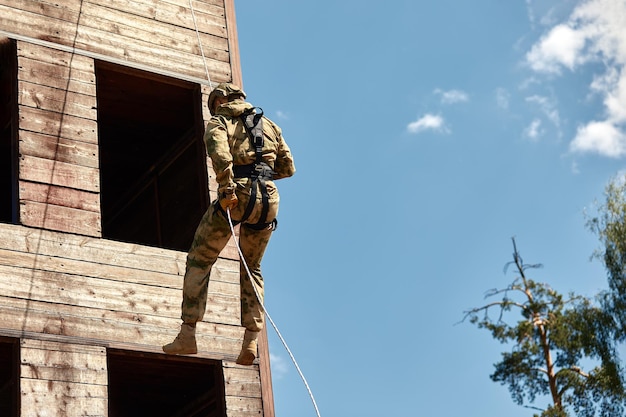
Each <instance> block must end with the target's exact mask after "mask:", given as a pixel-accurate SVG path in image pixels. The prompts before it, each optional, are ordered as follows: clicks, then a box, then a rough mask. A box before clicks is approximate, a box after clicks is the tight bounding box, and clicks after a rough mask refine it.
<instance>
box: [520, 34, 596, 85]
mask: <svg viewBox="0 0 626 417" xmlns="http://www.w3.org/2000/svg"><path fill="white" fill-rule="evenodd" d="M584 46H585V35H584V33H581V32H580V31H577V30H574V29H572V28H570V27H569V26H567V25H564V24H561V25H557V26H555V27H554V28H553V29H552V30H551V31H550V33H548V34H547V35H546V36H544V37H543V38H542V39H541V40H540V41H539V43H538V44H535V45H534V46H533V47H532V49H531V50H530V52H528V54H527V55H526V59H527V61H528V63H529V64H530V67H531V68H532V69H533V70H535V71H537V72H547V73H560V70H561V66H562V65H563V66H565V67H567V68H569V69H570V70H573V69H574V67H575V66H576V65H577V64H581V63H583V62H584V61H585V58H584V56H583V55H582V52H583V48H584Z"/></svg>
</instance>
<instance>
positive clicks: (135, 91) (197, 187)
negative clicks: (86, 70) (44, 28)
mask: <svg viewBox="0 0 626 417" xmlns="http://www.w3.org/2000/svg"><path fill="white" fill-rule="evenodd" d="M96 80H97V96H98V140H99V143H100V145H99V146H100V177H101V206H102V234H103V237H105V238H108V239H114V240H121V241H125V242H132V243H139V244H143V245H149V246H158V247H163V248H168V249H177V250H182V251H187V250H188V249H189V247H190V245H191V241H192V239H193V235H194V232H195V230H196V227H197V225H198V223H199V221H200V219H201V218H202V215H203V214H204V212H205V210H206V208H207V207H208V201H209V197H208V185H207V167H206V156H205V155H206V151H205V148H204V143H203V141H202V134H203V132H204V127H203V121H202V106H201V97H202V95H201V92H200V86H199V85H198V84H194V83H190V82H186V81H182V80H177V79H173V78H169V77H164V76H160V75H156V74H152V73H147V72H143V71H139V70H134V69H130V68H125V67H121V66H118V65H113V64H109V63H104V62H98V63H97V64H96Z"/></svg>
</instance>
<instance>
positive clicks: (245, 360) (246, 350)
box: [237, 329, 259, 365]
mask: <svg viewBox="0 0 626 417" xmlns="http://www.w3.org/2000/svg"><path fill="white" fill-rule="evenodd" d="M258 336H259V332H252V331H250V330H248V329H246V332H245V333H244V335H243V345H242V346H241V353H240V354H239V357H238V358H237V363H238V364H239V365H252V363H253V362H254V359H255V358H256V355H257V350H256V348H257V343H256V340H257V337H258Z"/></svg>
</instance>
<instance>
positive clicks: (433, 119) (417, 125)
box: [406, 113, 449, 133]
mask: <svg viewBox="0 0 626 417" xmlns="http://www.w3.org/2000/svg"><path fill="white" fill-rule="evenodd" d="M406 129H407V130H408V131H409V133H420V132H423V131H425V130H433V131H435V132H439V133H447V132H449V129H448V128H447V127H446V124H445V120H444V119H443V117H441V116H439V115H435V114H430V113H427V114H425V115H424V116H422V117H420V118H419V119H417V120H416V121H414V122H411V123H409V124H408V126H407V127H406Z"/></svg>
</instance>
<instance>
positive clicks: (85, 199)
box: [19, 181, 100, 213]
mask: <svg viewBox="0 0 626 417" xmlns="http://www.w3.org/2000/svg"><path fill="white" fill-rule="evenodd" d="M19 184H20V186H19V189H20V198H21V199H22V200H25V201H34V202H36V203H45V204H52V205H55V206H63V207H68V208H74V209H78V210H84V211H91V212H94V213H100V195H99V194H96V193H90V192H87V191H80V190H74V189H71V188H65V187H57V186H54V185H48V184H37V183H34V182H26V181H20V183H19Z"/></svg>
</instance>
